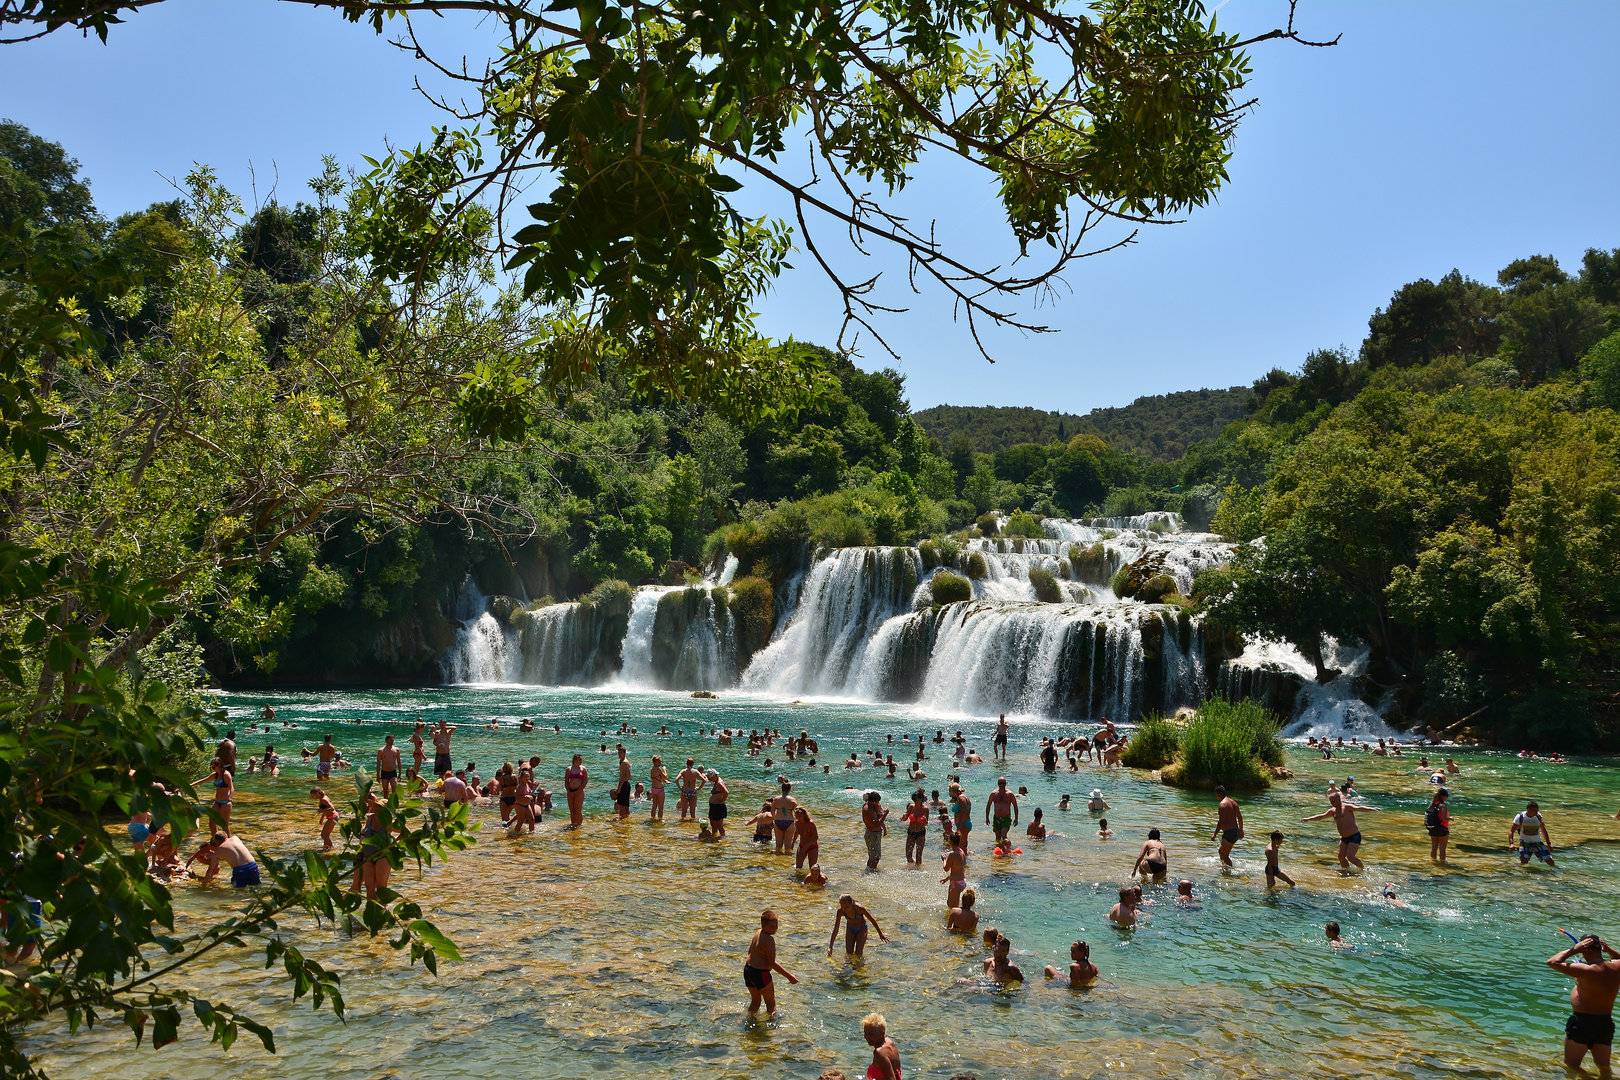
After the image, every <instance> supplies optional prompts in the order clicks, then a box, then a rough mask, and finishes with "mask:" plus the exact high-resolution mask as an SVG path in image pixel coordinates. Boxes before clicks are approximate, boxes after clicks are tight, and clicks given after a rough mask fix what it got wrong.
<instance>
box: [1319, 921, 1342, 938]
mask: <svg viewBox="0 0 1620 1080" xmlns="http://www.w3.org/2000/svg"><path fill="white" fill-rule="evenodd" d="M1323 929H1324V930H1326V931H1327V932H1328V937H1333V936H1335V935H1336V934H1338V932H1339V924H1338V923H1336V922H1330V923H1328V924H1327V925H1326V926H1325V927H1323Z"/></svg>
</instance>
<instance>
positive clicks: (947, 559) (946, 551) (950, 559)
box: [939, 536, 962, 566]
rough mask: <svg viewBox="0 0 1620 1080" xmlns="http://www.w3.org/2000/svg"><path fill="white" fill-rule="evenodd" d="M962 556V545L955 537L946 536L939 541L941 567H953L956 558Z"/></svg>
mask: <svg viewBox="0 0 1620 1080" xmlns="http://www.w3.org/2000/svg"><path fill="white" fill-rule="evenodd" d="M960 554H962V545H961V544H960V543H958V542H957V540H956V537H954V536H946V537H943V538H942V539H941V540H940V541H939V564H940V565H941V566H955V565H956V557H957V556H958V555H960Z"/></svg>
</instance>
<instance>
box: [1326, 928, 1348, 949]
mask: <svg viewBox="0 0 1620 1080" xmlns="http://www.w3.org/2000/svg"><path fill="white" fill-rule="evenodd" d="M1322 932H1323V933H1324V934H1326V935H1327V942H1328V944H1329V945H1331V946H1333V947H1334V948H1335V949H1354V948H1355V946H1354V945H1352V944H1350V943H1349V942H1348V941H1346V940H1344V938H1342V937H1340V936H1339V924H1338V923H1336V922H1329V923H1328V924H1327V925H1326V926H1324V927H1322Z"/></svg>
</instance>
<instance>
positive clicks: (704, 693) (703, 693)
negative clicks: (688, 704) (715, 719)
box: [692, 690, 720, 698]
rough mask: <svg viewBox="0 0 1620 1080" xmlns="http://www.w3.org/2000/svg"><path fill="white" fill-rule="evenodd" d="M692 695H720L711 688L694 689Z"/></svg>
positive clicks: (715, 696)
mask: <svg viewBox="0 0 1620 1080" xmlns="http://www.w3.org/2000/svg"><path fill="white" fill-rule="evenodd" d="M692 696H693V697H695V698H718V697H719V696H720V695H719V694H717V693H715V692H714V691H713V690H694V691H692Z"/></svg>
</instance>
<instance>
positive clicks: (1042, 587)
mask: <svg viewBox="0 0 1620 1080" xmlns="http://www.w3.org/2000/svg"><path fill="white" fill-rule="evenodd" d="M1029 583H1030V584H1031V585H1033V586H1035V599H1037V600H1039V601H1041V602H1042V603H1046V604H1061V603H1062V602H1063V589H1062V588H1061V587H1059V585H1058V581H1057V577H1056V576H1055V575H1053V573H1052V572H1051V571H1050V570H1042V569H1041V568H1040V567H1038V566H1032V567H1030V568H1029Z"/></svg>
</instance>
